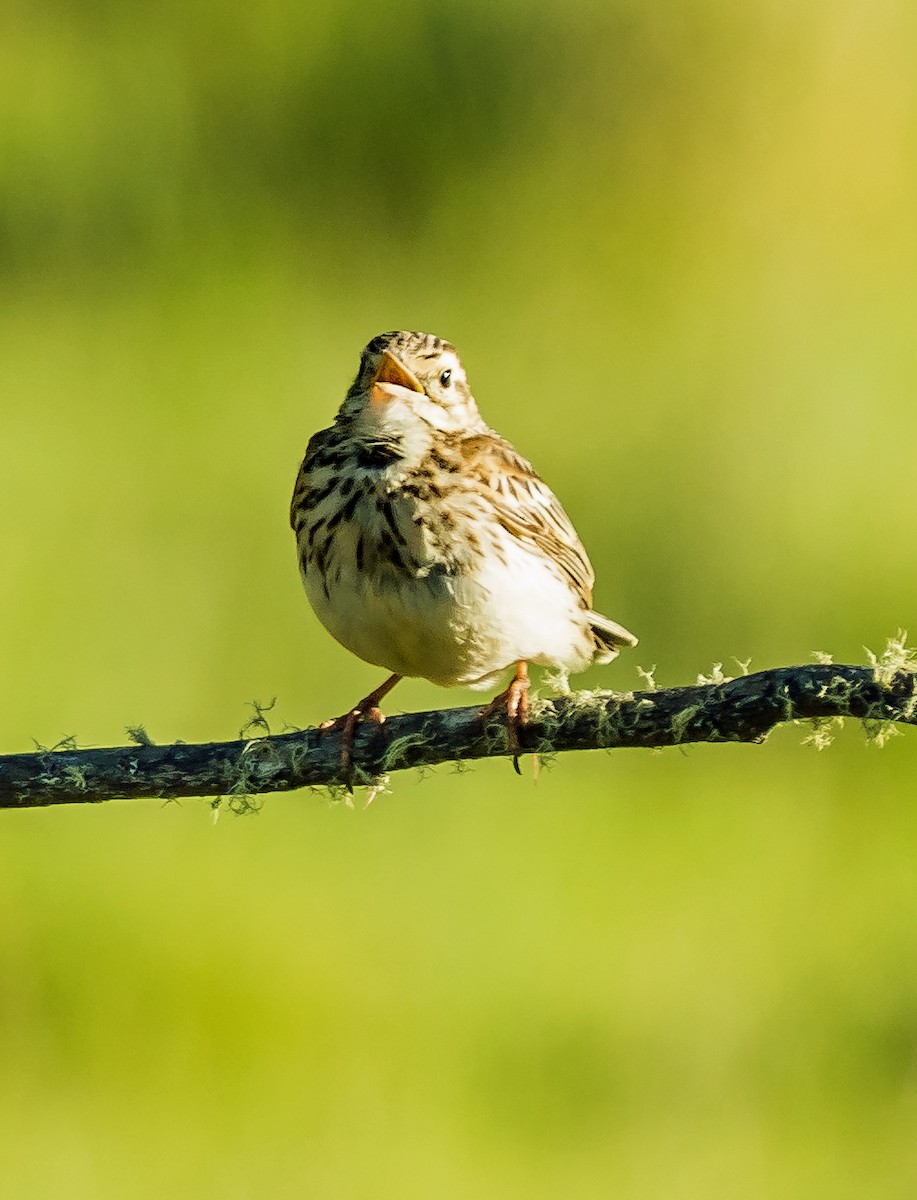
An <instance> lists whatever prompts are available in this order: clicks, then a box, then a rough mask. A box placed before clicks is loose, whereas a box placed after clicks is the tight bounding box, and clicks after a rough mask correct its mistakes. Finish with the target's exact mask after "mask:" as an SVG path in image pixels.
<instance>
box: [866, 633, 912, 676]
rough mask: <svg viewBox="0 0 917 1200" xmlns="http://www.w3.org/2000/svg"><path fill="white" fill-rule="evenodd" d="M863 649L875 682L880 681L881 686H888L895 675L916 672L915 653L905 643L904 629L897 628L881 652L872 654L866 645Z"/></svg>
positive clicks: (905, 634)
mask: <svg viewBox="0 0 917 1200" xmlns="http://www.w3.org/2000/svg"><path fill="white" fill-rule="evenodd" d="M864 649H865V650H866V657H867V658H868V659H869V665H870V666H871V667H872V670H873V674H874V676H875V680H876V683H881V684H882V686H883V687H890V686H891V685H892V684H893V683H894V681H895V676H896V675H900V674H905V675H914V674H917V653H915V651H914V650H913V648H912V647H910V646H908V645H907V630H906V629H899V630H898V632H897V633H896V634H895V636H894V637H891V638H889V639H888V642H887V643H886V645H885V649H884V650H883V651H882V653H881V654H878V655H877V654H873V652H872V651H871V650H870V649H869V648H868V647H864Z"/></svg>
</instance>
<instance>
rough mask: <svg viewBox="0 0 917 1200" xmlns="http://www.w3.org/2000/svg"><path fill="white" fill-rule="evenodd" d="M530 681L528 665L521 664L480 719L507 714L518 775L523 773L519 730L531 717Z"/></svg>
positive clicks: (510, 744) (515, 768)
mask: <svg viewBox="0 0 917 1200" xmlns="http://www.w3.org/2000/svg"><path fill="white" fill-rule="evenodd" d="M529 685H530V680H529V671H528V663H525V662H520V663H519V664H518V665H517V666H516V674H515V675H514V676H513V679H512V681H511V683H510V685H509V687H508V688H507V689H506V691H505V692H501V693H500V695H499V696H494V698H493V700H491V702H490V704H488V705H487V706H486V707H485V708H482V709H481V714H480V719H481V721H482V723H484V722H486V721H487V719H488V718H489V717H491V716H493V714H494V713H498V712H500V711H501V710H503V711H505V713H506V738H507V742H508V743H509V752H510V754H511V755H512V756H513V770H514V771H515V772H516V774H517V775H521V774H522V772H521V771H520V769H519V756H520V755H521V754H522V745H521V743H520V741H519V730H520V729H521V728H522V727H523V726H524V725H525V723H526V722H527V721H528V716H529V701H528V690H529Z"/></svg>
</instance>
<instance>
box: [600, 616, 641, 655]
mask: <svg viewBox="0 0 917 1200" xmlns="http://www.w3.org/2000/svg"><path fill="white" fill-rule="evenodd" d="M589 628H590V629H591V630H592V635H593V637H594V638H595V649H596V653H595V661H596V662H597V663H608V662H611V660H612V659H613V658H617V657H618V650H620V648H621V647H622V646H636V644H637V639H636V638H635V637H634V635H633V634H632V633H630V632H629V631H628V630H626V629H625V628H624V626H623V625H619V624H618V623H617V621H612V620H610V619H609V618H608V617H603V616H602V614H601V613H596V612H591V613H590V614H589Z"/></svg>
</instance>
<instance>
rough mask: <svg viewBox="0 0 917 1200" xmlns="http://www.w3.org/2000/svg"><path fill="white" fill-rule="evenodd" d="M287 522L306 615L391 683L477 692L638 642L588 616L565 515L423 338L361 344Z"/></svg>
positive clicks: (303, 471)
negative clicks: (427, 683)
mask: <svg viewBox="0 0 917 1200" xmlns="http://www.w3.org/2000/svg"><path fill="white" fill-rule="evenodd" d="M290 521H291V524H292V526H293V529H294V531H295V533H296V540H297V546H298V551H299V562H300V570H301V573H302V578H303V583H304V585H305V589H306V594H307V596H308V598H309V601H310V603H311V604H312V607H313V608H314V610H315V612H316V615H317V616H318V618H319V620H320V621H321V622H322V624H323V625H324V626H325V627H326V628H327V629H328V631H329V632H330V633H331V634H332V635H333V636H334V637H335V638H337V640H338V641H339V642H340V643H341V644H342V645H344V646H345V647H346V648H347V649H348V650H351V651H352V652H353V653H354V654H356V655H358V656H359V657H360V658H363V659H365V660H366V661H367V662H370V663H375V664H376V665H378V666H380V667H385V668H386V669H387V670H389V671H391V672H392V673H393V675H395V676H397V677H401V676H419V677H423V678H426V679H429V680H431V681H432V682H433V683H437V684H440V685H442V686H444V687H451V686H466V687H472V688H485V687H488V686H490V685H492V684H493V683H494V681H495V680H497V679H498V678H500V676H501V675H503V674H504V672H506V670H507V669H508V668H509V667H512V666H513V665H515V664H525V663H527V662H534V663H538V664H540V665H542V666H548V667H555V668H561V669H563V670H565V671H569V672H571V673H576V672H578V671H582V670H585V668H586V667H588V666H589V665H591V664H592V663H593V662H599V663H605V662H609V661H611V659H613V658H614V657H615V656H616V654H617V652H618V648H619V647H621V646H633V645H635V644H636V640H637V639H636V638H635V637H634V636H633V635H632V634H630V633H628V631H627V630H626V629H624V628H623V627H622V626H620V625H617V624H616V623H615V622H614V621H611V620H609V619H608V618H607V617H603V616H601V615H600V614H598V613H596V612H594V611H593V609H592V585H593V581H594V573H593V570H592V566H591V564H590V562H589V559H588V557H587V555H586V551H585V550H584V548H583V545H582V543H581V542H580V540H579V538H578V536H577V534H576V531H575V530H574V528H573V526H572V524H571V523H570V519H569V518H568V517H567V514H566V513H565V512H564V510H563V508H562V507H561V505H560V503H559V502H558V500H557V498H556V497H555V496H554V494H553V492H552V491H551V490H550V488H548V486H547V485H546V484H545V483H544V482H543V481H542V480H541V479H540V478H539V477H538V476H537V475H536V474H535V472H534V470H533V469H532V467H531V465H530V464H529V463H528V462H527V461H526V460H525V459H524V458H522V457H521V456H520V455H519V454H518V453H517V452H516V451H515V450H514V448H513V447H512V446H511V445H510V444H509V442H507V441H505V440H504V439H503V438H501V437H500V436H499V434H497V433H495V432H494V431H493V430H492V429H489V428H488V426H487V425H486V424H485V423H484V421H483V420H482V418H481V415H480V413H479V412H478V408H477V405H476V403H475V400H474V397H473V396H472V394H471V391H470V389H469V387H468V383H467V379H466V376H465V372H464V369H463V367H462V364H461V361H460V359H459V357H458V355H457V353H456V351H455V348H454V346H452V345H451V344H450V343H449V342H444V341H442V340H441V339H439V338H436V337H434V336H433V335H431V334H426V333H412V332H391V333H385V334H380V335H379V336H378V337H376V338H374V339H373V340H372V341H371V342H370V343H369V345H368V346H367V347H366V348H365V349H364V351H363V354H362V357H361V360H360V369H359V372H358V374H357V377H356V379H355V380H354V382H353V384H352V385H351V387H350V389H349V391H348V393H347V396H346V398H345V400H344V403H343V404H342V406H341V408H340V411H339V412H338V414H337V417H336V418H335V422H334V424H333V425H332V426H331V427H330V428H328V429H324V430H322V431H321V432H320V433H317V434H315V436H314V437H313V438H312V439H311V441H310V442H309V445H308V448H307V451H306V456H305V459H304V461H303V464H302V466H301V468H300V471H299V476H298V478H297V481H296V487H295V490H294V493H293V502H292V506H291V510H290ZM524 674H525V672H524V667H523V666H520V668H519V670H517V681H518V680H519V679H520V678H524ZM396 681H397V680H396ZM522 691H523V692H524V688H522ZM367 699H368V700H373V703H372V704H371V705H370V706H369V707H373V708H374V707H375V700H374V699H373V698H372V697H368V698H367ZM523 709H524V701H523ZM358 711H359V712H362V711H363V709H362V706H358ZM522 716H523V719H524V711H523V713H522Z"/></svg>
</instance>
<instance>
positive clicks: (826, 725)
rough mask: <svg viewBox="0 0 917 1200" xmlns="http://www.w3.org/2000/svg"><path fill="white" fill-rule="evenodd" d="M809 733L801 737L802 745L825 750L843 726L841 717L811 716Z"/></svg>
mask: <svg viewBox="0 0 917 1200" xmlns="http://www.w3.org/2000/svg"><path fill="white" fill-rule="evenodd" d="M810 725H811V728H810V731H809V733H807V734H806V736H805V737H804V738H803V739H802V745H803V746H811V747H812V748H813V749H815V750H827V749H828V747H829V746H830V745H831V743H832V742H833V741H834V738H835V735H836V733H837V731H838V730H839V729H843V727H844V718H843V717H813V719H812V721H811V722H810Z"/></svg>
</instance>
